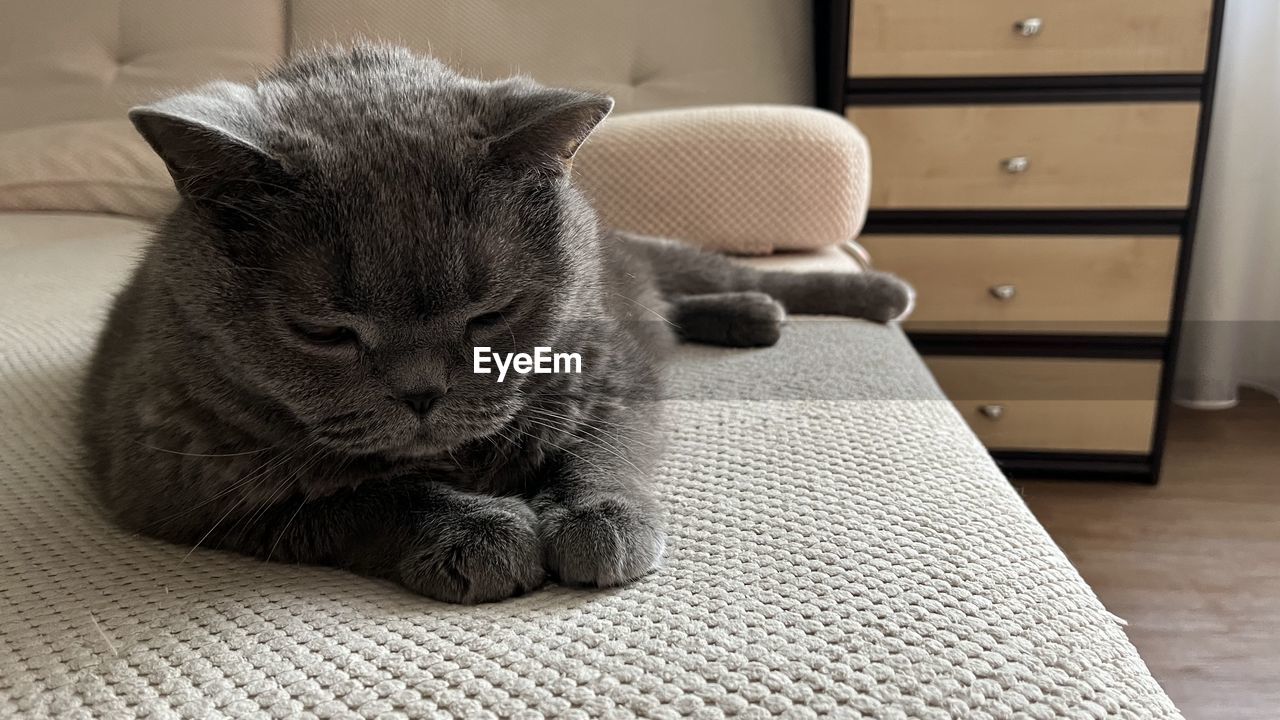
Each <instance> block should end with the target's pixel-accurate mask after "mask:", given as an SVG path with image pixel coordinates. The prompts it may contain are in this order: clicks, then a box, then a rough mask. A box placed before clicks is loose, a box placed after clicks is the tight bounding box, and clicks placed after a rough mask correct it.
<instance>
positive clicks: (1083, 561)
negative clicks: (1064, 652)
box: [1018, 392, 1280, 720]
mask: <svg viewBox="0 0 1280 720" xmlns="http://www.w3.org/2000/svg"><path fill="white" fill-rule="evenodd" d="M1241 400H1242V401H1241V404H1240V406H1239V407H1236V408H1234V409H1232V410H1225V411H1217V412H1196V411H1192V410H1186V409H1183V408H1177V409H1175V410H1174V415H1173V417H1172V421H1171V423H1170V437H1169V445H1168V450H1167V452H1168V455H1166V459H1165V471H1164V473H1165V474H1164V477H1163V479H1162V482H1161V484H1160V485H1159V486H1157V487H1140V486H1128V485H1112V484H1081V483H1062V482H1047V481H1046V482H1022V483H1018V486H1019V487H1020V488H1022V491H1023V495H1024V497H1025V498H1026V501H1027V504H1028V505H1030V507H1031V509H1032V510H1033V511H1034V512H1035V514H1036V516H1037V517H1039V518H1040V521H1041V522H1042V523H1044V525H1045V527H1047V528H1048V529H1049V533H1050V534H1051V535H1053V537H1054V539H1055V540H1057V541H1058V544H1059V545H1061V546H1062V548H1063V550H1064V551H1065V552H1066V553H1067V555H1068V556H1069V557H1070V558H1071V560H1072V562H1074V563H1075V565H1076V567H1077V568H1079V569H1080V573H1081V574H1082V575H1083V576H1084V579H1085V580H1087V581H1088V582H1089V583H1090V584H1091V585H1092V586H1093V588H1094V590H1095V591H1096V592H1097V593H1098V596H1099V597H1100V598H1102V602H1103V603H1104V604H1105V605H1106V606H1107V608H1108V609H1110V610H1111V612H1113V613H1115V614H1116V615H1119V616H1120V617H1122V618H1125V619H1127V620H1128V621H1129V627H1128V632H1129V637H1130V639H1131V640H1133V643H1134V644H1135V645H1136V646H1137V647H1138V650H1139V651H1140V652H1141V653H1142V656H1143V657H1144V658H1145V659H1146V661H1147V665H1148V666H1150V668H1151V672H1152V673H1153V674H1154V675H1155V676H1156V679H1157V680H1159V681H1160V683H1161V685H1163V686H1164V688H1165V690H1167V691H1168V693H1169V695H1170V696H1172V697H1173V700H1174V702H1176V703H1177V705H1178V707H1179V708H1180V709H1181V710H1182V711H1183V713H1184V714H1185V715H1186V717H1187V718H1189V719H1190V720H1219V719H1221V720H1253V719H1254V718H1257V719H1258V720H1262V719H1264V718H1265V719H1266V720H1275V719H1276V718H1280V403H1277V402H1276V400H1275V399H1274V398H1271V397H1269V396H1266V395H1263V394H1261V393H1254V392H1249V393H1247V394H1246V395H1245V396H1244V397H1242V399H1241Z"/></svg>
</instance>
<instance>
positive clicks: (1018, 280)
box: [858, 235, 1179, 335]
mask: <svg viewBox="0 0 1280 720" xmlns="http://www.w3.org/2000/svg"><path fill="white" fill-rule="evenodd" d="M858 242H859V243H860V244H861V245H862V246H863V247H865V248H866V249H867V251H868V252H869V253H870V254H871V259H872V262H873V263H874V264H875V267H876V268H877V269H879V270H887V271H889V272H892V273H895V274H897V275H900V276H902V277H903V278H905V279H907V280H908V281H910V282H911V283H912V284H913V285H914V286H915V288H916V295H917V297H916V307H915V310H914V312H912V314H911V318H910V319H909V320H908V321H907V328H908V329H909V330H912V331H916V332H947V333H1002V332H1019V333H1047V334H1058V335H1071V334H1117V333H1121V334H1134V335H1163V334H1165V333H1166V332H1167V331H1168V326H1169V309H1170V307H1171V304H1172V302H1173V284H1174V275H1175V273H1176V271H1177V261H1178V242H1179V240H1178V237H1177V236H1142V235H1138V236H1093V235H863V236H861V237H860V238H858Z"/></svg>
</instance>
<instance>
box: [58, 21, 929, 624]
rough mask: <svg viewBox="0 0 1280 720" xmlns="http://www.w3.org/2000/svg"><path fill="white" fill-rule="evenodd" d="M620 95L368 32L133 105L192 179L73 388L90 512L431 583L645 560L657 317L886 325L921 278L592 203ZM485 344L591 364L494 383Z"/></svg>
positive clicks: (618, 572) (287, 557)
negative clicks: (731, 243) (773, 258)
mask: <svg viewBox="0 0 1280 720" xmlns="http://www.w3.org/2000/svg"><path fill="white" fill-rule="evenodd" d="M612 107H613V101H612V99H610V98H609V97H607V96H603V95H598V94H593V93H587V92H579V91H575V90H566V89H559V88H551V87H544V86H541V85H538V84H536V83H535V82H533V81H532V80H529V79H526V78H511V79H505V80H499V81H495V82H484V81H479V80H475V79H470V78H466V77H463V76H461V75H459V74H456V73H455V72H453V71H451V70H450V69H448V68H447V67H445V66H444V65H443V64H442V63H440V62H438V61H436V60H433V59H430V58H427V57H422V56H417V55H414V54H412V53H410V52H409V51H407V50H404V49H399V48H394V47H386V46H381V45H374V44H364V45H358V46H355V47H351V48H336V49H327V50H320V51H315V52H313V53H311V54H306V55H300V56H298V57H296V58H295V59H292V60H289V61H287V62H285V63H284V64H283V65H282V66H280V67H279V68H277V69H275V70H273V71H271V72H269V73H267V74H266V75H264V76H263V77H262V78H261V79H260V80H259V81H258V82H257V83H256V85H254V86H248V85H242V84H235V83H230V82H216V83H212V84H209V85H206V86H204V87H202V88H200V89H198V90H195V91H193V92H190V93H187V94H182V95H178V96H176V97H172V98H169V99H166V100H162V101H160V102H157V103H155V104H153V105H149V106H143V107H139V108H135V109H134V110H132V111H131V112H130V118H131V120H132V121H133V123H134V125H135V126H136V128H137V130H138V131H139V132H140V133H141V135H142V136H143V138H145V140H146V141H147V142H148V143H149V144H150V145H151V147H152V148H153V149H154V150H155V151H156V153H157V154H159V155H160V157H161V158H162V159H163V160H164V162H165V164H166V166H167V168H168V170H169V172H170V174H171V175H172V177H173V181H174V184H175V186H176V188H177V190H178V192H179V195H180V198H181V200H180V203H179V205H178V206H177V207H176V209H175V210H174V211H173V212H172V213H171V214H170V215H169V216H168V217H167V218H166V219H165V220H163V221H162V222H161V223H160V224H159V226H158V228H157V229H156V230H155V232H154V234H153V236H152V237H151V238H150V241H149V243H148V245H147V246H146V248H145V250H144V252H143V256H142V258H141V260H140V263H139V264H138V266H137V268H136V269H135V271H134V273H133V275H132V277H131V278H130V279H129V281H128V283H127V284H126V286H125V288H124V289H123V290H122V291H121V293H120V294H119V295H118V297H117V298H116V299H115V301H114V304H113V306H112V308H111V310H110V314H109V317H108V319H107V322H106V326H105V329H104V330H103V331H102V334H101V336H100V339H99V341H98V345H97V348H96V351H95V354H94V357H93V360H92V363H91V366H90V369H89V374H88V378H87V381H86V385H85V388H84V392H83V402H82V434H83V439H84V445H85V448H86V451H87V458H88V462H89V465H90V470H91V478H92V480H91V482H92V485H93V488H94V489H95V491H96V494H97V495H98V496H99V497H100V498H101V500H102V503H103V504H104V505H105V508H106V509H107V511H108V512H109V513H110V514H112V515H113V516H114V517H115V518H116V519H117V520H118V521H119V522H120V523H121V524H123V525H124V526H126V527H128V528H130V529H134V530H137V531H140V532H142V533H144V534H147V535H151V536H155V537H158V538H163V539H166V540H169V541H173V542H176V543H181V544H184V545H186V546H189V547H192V548H195V547H197V546H198V547H211V548H221V549H226V550H232V551H237V552H240V553H244V554H248V555H252V556H257V557H259V558H263V559H267V560H278V561H284V562H293V563H307V564H325V565H332V566H337V567H341V568H346V569H349V570H351V571H353V572H356V573H361V574H365V575H369V576H374V577H380V578H386V579H390V580H392V581H394V582H397V583H400V584H402V585H403V586H405V587H407V588H409V589H410V590H412V591H415V592H418V593H421V594H423V595H426V596H429V597H432V598H436V599H439V600H443V601H448V602H458V603H477V602H487V601H495V600H500V599H503V598H506V597H510V596H514V595H518V594H521V593H524V592H527V591H530V590H533V589H535V588H537V587H538V586H540V585H541V584H543V583H544V581H545V579H546V578H547V577H548V576H550V577H552V578H555V579H557V580H558V581H559V582H561V583H564V584H566V585H573V586H586V587H603V586H611V585H618V584H622V583H627V582H629V581H632V580H634V579H636V578H639V577H641V576H643V575H645V574H646V573H649V572H650V571H652V570H654V569H655V568H656V567H657V566H658V564H659V562H660V560H661V558H662V556H663V552H664V545H665V542H666V530H665V527H666V519H665V517H666V516H665V514H664V510H663V507H662V504H661V503H660V502H659V500H658V499H657V498H656V497H655V495H654V492H653V490H652V488H651V487H650V483H649V480H650V476H651V475H652V473H653V468H654V464H655V461H656V460H657V459H658V457H659V455H660V453H661V432H660V431H657V430H655V428H660V426H661V425H660V424H661V417H660V414H659V407H660V405H659V404H658V403H657V402H655V401H656V400H657V399H658V398H659V393H660V390H659V388H660V382H661V363H662V360H663V358H664V357H665V355H666V353H667V352H669V351H670V349H671V348H672V347H673V346H674V344H675V343H676V342H679V341H693V342H705V343H714V344H719V345H729V346H765V345H770V344H772V343H774V342H776V341H777V339H778V334H779V328H780V327H781V325H782V322H783V318H784V309H785V310H787V311H790V312H794V313H835V314H841V315H848V316H853V317H861V318H868V319H871V320H874V321H878V322H886V321H889V320H892V319H894V318H895V317H897V316H898V315H900V314H901V313H902V312H903V311H904V310H905V308H906V307H907V304H908V302H909V296H910V292H909V289H908V287H907V286H906V285H905V284H903V283H902V282H901V281H900V280H898V279H896V278H894V277H892V276H889V275H884V274H877V273H867V274H860V275H858V274H855V275H849V274H836V273H830V274H822V273H819V274H807V275H795V274H789V273H771V272H760V271H756V270H752V269H748V268H746V267H742V266H739V265H736V264H732V263H730V262H729V261H728V260H726V259H725V258H723V257H721V256H719V255H715V254H711V253H707V252H702V251H699V250H696V249H694V248H692V247H689V246H686V245H682V244H680V243H677V242H673V241H669V240H660V239H653V238H645V237H638V236H632V235H627V234H624V233H617V232H607V231H604V230H602V229H600V228H599V227H598V225H597V219H596V216H595V215H594V213H593V211H592V209H591V207H590V205H589V204H588V202H587V201H586V200H585V199H584V197H583V196H582V194H581V193H580V192H579V190H578V189H576V188H575V186H574V183H573V181H572V179H571V175H570V164H571V161H572V159H573V157H574V154H575V152H576V150H577V148H578V147H579V146H580V145H581V143H582V142H583V141H584V140H586V139H587V136H588V135H589V134H590V133H591V132H592V130H593V129H594V128H595V127H596V126H597V125H598V124H599V123H600V122H601V121H602V120H604V119H605V117H606V116H607V115H608V114H609V113H610V111H611V109H612ZM480 346H483V347H489V348H491V349H492V350H493V351H494V352H513V351H515V350H522V351H528V350H529V349H530V348H533V347H535V346H546V347H550V348H554V349H556V350H557V351H566V352H569V351H571V352H575V353H579V354H580V355H581V372H579V373H561V374H536V373H529V374H512V375H508V376H507V377H506V378H505V381H504V382H502V383H499V382H496V380H495V376H494V375H492V374H479V373H476V372H473V371H472V370H473V368H472V365H471V360H472V357H471V353H472V350H473V348H476V347H480Z"/></svg>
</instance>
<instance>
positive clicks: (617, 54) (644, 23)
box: [290, 0, 813, 112]
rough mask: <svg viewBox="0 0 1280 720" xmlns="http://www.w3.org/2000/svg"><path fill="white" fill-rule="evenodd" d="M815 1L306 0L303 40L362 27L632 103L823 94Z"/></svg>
mask: <svg viewBox="0 0 1280 720" xmlns="http://www.w3.org/2000/svg"><path fill="white" fill-rule="evenodd" d="M810 5H811V3H809V2H807V1H806V0H538V1H537V2H514V1H506V2H498V1H495V0H476V1H467V2H463V1H462V0H297V1H296V2H294V3H293V4H292V8H291V13H290V22H291V25H290V30H291V32H292V42H291V48H293V50H294V51H297V50H299V49H303V48H308V47H312V46H314V45H317V44H323V43H331V42H334V41H344V42H345V41H350V40H351V39H352V38H354V37H357V36H364V37H373V38H381V39H384V40H389V41H393V42H398V43H401V44H404V45H408V46H410V47H412V48H414V49H416V50H419V51H421V52H429V53H431V54H432V55H435V56H437V57H440V58H442V59H445V60H447V61H448V62H449V63H450V64H451V65H453V66H455V67H457V68H458V69H460V70H463V71H464V72H467V73H469V74H473V75H480V76H483V77H488V78H499V77H506V76H508V75H512V74H515V73H525V74H528V75H532V76H533V77H535V78H537V79H538V80H540V81H542V82H545V83H549V84H553V85H567V86H574V87H587V88H592V89H595V90H600V91H603V92H607V93H609V94H610V95H613V96H614V98H615V99H616V100H617V101H618V109H619V110H620V111H623V112H630V111H637V110H652V109H656V108H666V107H683V106H690V105H719V104H725V103H757V102H767V103H794V104H799V105H809V104H812V101H813V58H812V40H811V37H812V32H813V31H812V28H811V17H812V15H811V9H810Z"/></svg>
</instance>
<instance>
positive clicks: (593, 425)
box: [525, 407, 653, 449]
mask: <svg viewBox="0 0 1280 720" xmlns="http://www.w3.org/2000/svg"><path fill="white" fill-rule="evenodd" d="M525 410H526V411H527V412H531V413H534V414H536V415H538V416H539V417H543V418H546V419H548V420H563V421H564V422H567V423H570V424H573V425H581V426H583V427H586V428H587V429H589V430H593V431H595V432H597V433H601V434H602V435H606V436H607V437H609V439H611V440H613V441H615V442H617V443H619V444H623V443H622V438H621V437H620V436H617V435H609V432H611V431H612V432H615V433H621V432H622V431H626V432H628V433H634V434H649V435H652V434H653V433H651V432H648V431H646V430H644V429H643V428H640V427H634V426H630V425H625V424H622V423H615V422H609V421H608V420H603V419H600V418H597V417H595V416H593V415H583V416H581V417H570V416H568V415H563V414H561V413H557V412H554V411H551V410H547V409H545V408H536V407H530V408H525ZM631 441H632V442H634V443H635V444H637V445H639V446H640V447H643V448H649V449H652V448H653V445H651V444H649V443H646V442H644V441H643V440H639V439H637V438H631Z"/></svg>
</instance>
